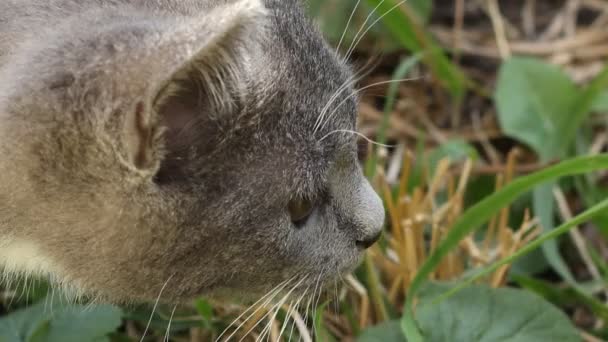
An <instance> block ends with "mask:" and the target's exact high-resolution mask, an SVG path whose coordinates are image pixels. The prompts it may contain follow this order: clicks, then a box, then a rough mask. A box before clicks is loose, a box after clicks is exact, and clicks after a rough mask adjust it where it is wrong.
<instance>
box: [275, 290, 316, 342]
mask: <svg viewBox="0 0 608 342" xmlns="http://www.w3.org/2000/svg"><path fill="white" fill-rule="evenodd" d="M307 291H308V287H307V288H306V290H304V293H302V295H301V296H300V297H299V298H298V299H297V300H296V301H295V303H294V302H291V304H290V305H289V310H288V311H287V312H286V315H285V319H284V320H283V324H282V325H281V330H280V331H279V337H278V339H279V341H277V342H280V341H281V336H283V333H285V331H286V330H285V329H286V328H287V324H288V323H289V318H290V317H293V314H294V312H295V311H297V310H298V306H299V305H300V301H301V300H302V299H303V298H304V296H305V295H306V292H307ZM292 332H293V325H292ZM289 339H290V340H291V334H289Z"/></svg>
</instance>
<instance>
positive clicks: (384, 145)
mask: <svg viewBox="0 0 608 342" xmlns="http://www.w3.org/2000/svg"><path fill="white" fill-rule="evenodd" d="M336 133H349V134H354V135H357V136H359V137H361V138H363V139H365V140H366V141H367V142H369V143H370V144H373V145H376V146H381V147H386V148H391V147H395V145H386V144H382V143H379V142H377V141H373V140H371V139H370V138H368V137H366V136H365V134H363V133H360V132H357V131H352V130H350V129H337V130H335V131H331V132H329V133H327V134H326V135H325V136H323V138H321V139H319V142H321V141H323V140H325V139H327V137H329V136H330V135H332V134H336Z"/></svg>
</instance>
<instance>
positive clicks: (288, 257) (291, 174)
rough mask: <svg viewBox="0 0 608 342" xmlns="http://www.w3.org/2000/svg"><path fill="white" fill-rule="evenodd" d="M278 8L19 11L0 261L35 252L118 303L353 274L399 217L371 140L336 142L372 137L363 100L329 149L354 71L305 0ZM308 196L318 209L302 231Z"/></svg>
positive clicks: (7, 53)
mask: <svg viewBox="0 0 608 342" xmlns="http://www.w3.org/2000/svg"><path fill="white" fill-rule="evenodd" d="M260 1H261V0H257V1H256V0H240V1H236V0H226V1H220V0H200V1H196V0H154V1H150V0H107V1H104V0H45V1H42V0H2V1H1V2H0V153H1V154H2V158H0V255H2V253H1V252H2V248H7V247H6V246H9V245H10V243H11V241H27V242H28V243H31V244H33V245H35V246H36V247H37V248H38V250H39V252H40V253H41V254H42V255H44V257H45V258H47V259H48V260H49V263H50V264H52V265H53V268H52V269H45V268H44V267H42V269H41V270H40V273H42V274H43V275H46V276H49V277H50V278H51V279H52V280H53V281H55V282H57V283H58V284H61V285H64V286H66V287H71V288H76V289H78V290H79V291H82V292H83V293H85V294H87V295H91V296H99V297H101V298H103V299H106V300H111V301H140V300H144V301H145V300H153V299H154V298H156V296H157V295H158V294H159V291H160V289H161V287H162V286H163V285H164V284H165V283H167V288H166V289H165V290H164V292H163V295H162V300H164V301H185V300H188V299H190V298H193V297H195V296H198V295H203V294H204V295H208V296H216V297H222V296H234V295H236V294H240V295H243V294H245V296H246V297H251V296H255V295H259V294H261V293H264V292H265V291H267V290H269V289H271V288H273V287H274V286H275V285H276V284H278V283H280V282H281V281H283V280H285V279H289V278H291V277H293V276H294V275H307V276H308V278H307V279H306V280H305V281H304V282H303V283H302V284H303V285H302V286H305V285H306V284H310V283H313V282H315V281H316V280H317V279H319V278H320V279H322V280H324V281H327V280H331V279H334V278H335V277H336V276H337V275H339V274H341V273H344V272H347V271H349V270H351V269H352V268H353V267H354V265H356V263H357V262H358V260H359V258H360V255H361V252H362V248H361V247H360V246H357V243H356V242H357V241H365V240H370V239H372V237H374V236H376V235H377V233H379V231H380V229H381V227H382V224H383V220H384V211H383V209H382V205H381V202H380V200H379V199H378V197H377V196H376V194H375V193H374V192H373V190H372V189H371V187H370V186H369V184H368V183H367V181H366V180H365V179H364V177H363V175H362V172H361V169H360V167H359V165H358V163H357V153H356V145H355V143H356V142H355V137H354V136H352V135H350V134H343V133H336V134H331V135H329V136H328V137H327V138H326V139H323V140H322V141H319V139H320V138H321V137H323V136H325V135H326V134H327V133H329V132H331V131H333V130H338V129H340V130H354V129H355V121H356V99H355V98H353V99H352V100H349V101H346V102H345V104H344V105H343V106H341V107H340V108H338V109H337V111H336V114H335V115H333V116H330V117H329V120H328V122H327V124H325V125H323V128H322V129H321V130H320V131H319V132H316V133H315V134H313V130H314V126H315V123H316V120H317V118H318V116H319V114H320V112H321V110H322V109H323V107H324V106H325V105H326V103H327V101H328V100H329V98H330V97H331V95H333V94H334V93H335V92H336V91H337V90H338V89H339V87H340V86H341V85H342V84H344V83H345V82H347V81H348V80H349V78H350V77H351V71H350V69H349V68H348V67H347V66H346V65H344V64H343V63H341V62H340V61H339V59H338V57H337V55H336V54H335V53H334V52H333V51H332V50H331V49H330V48H329V47H328V46H327V45H326V43H325V42H324V41H323V40H322V39H321V38H320V34H319V33H318V32H317V30H316V29H315V28H314V27H313V26H312V25H311V24H310V22H309V21H308V19H306V18H305V17H304V15H303V10H302V8H301V7H300V4H299V3H298V2H297V1H295V0H264V1H263V3H262V2H260ZM352 92H353V90H352V88H351V87H348V88H347V90H346V91H345V92H344V93H343V94H341V95H340V96H339V97H338V98H337V100H336V101H334V105H333V106H330V112H332V111H333V110H334V109H336V104H339V103H340V102H342V100H343V99H345V98H346V97H347V96H350V95H351V94H352ZM297 196H302V197H306V198H312V199H315V201H316V203H317V204H318V205H317V207H316V209H315V211H314V213H313V215H312V216H311V217H310V219H309V220H308V221H307V223H306V224H305V225H304V226H303V227H299V228H297V227H295V226H294V225H293V224H292V222H291V220H290V216H289V213H288V211H287V205H288V203H289V201H290V200H293V199H294V198H295V197H297ZM3 241H4V243H3ZM14 264H20V263H19V262H17V261H16V260H0V266H2V265H4V266H5V267H6V271H7V272H13V273H14V272H25V273H27V272H30V271H29V270H24V269H19V267H12V268H11V266H10V265H14Z"/></svg>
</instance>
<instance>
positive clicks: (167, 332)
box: [163, 305, 177, 342]
mask: <svg viewBox="0 0 608 342" xmlns="http://www.w3.org/2000/svg"><path fill="white" fill-rule="evenodd" d="M175 309H177V305H176V306H174V307H173V311H171V317H169V324H167V331H166V332H165V338H164V339H163V341H164V342H169V337H170V336H171V322H173V316H174V315H175Z"/></svg>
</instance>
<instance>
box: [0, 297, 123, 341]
mask: <svg viewBox="0 0 608 342" xmlns="http://www.w3.org/2000/svg"><path fill="white" fill-rule="evenodd" d="M121 324H122V311H121V310H120V309H118V308H116V307H113V306H109V305H100V306H93V307H87V306H84V305H76V304H73V305H66V304H62V303H61V301H60V300H52V299H48V300H43V301H41V302H39V303H37V304H35V305H32V306H31V307H29V308H26V309H22V310H19V311H15V312H13V313H11V314H9V315H8V316H6V317H4V318H2V319H0V341H2V342H42V341H44V342H72V341H73V342H88V341H91V342H93V341H95V342H98V341H107V338H106V336H107V335H108V334H109V333H111V332H114V331H116V329H117V328H118V327H119V326H120V325H121Z"/></svg>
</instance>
